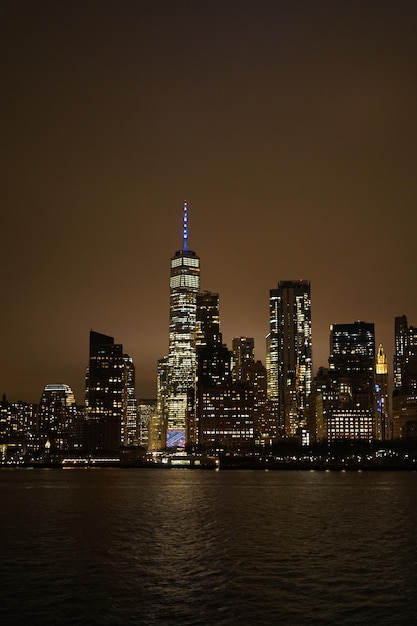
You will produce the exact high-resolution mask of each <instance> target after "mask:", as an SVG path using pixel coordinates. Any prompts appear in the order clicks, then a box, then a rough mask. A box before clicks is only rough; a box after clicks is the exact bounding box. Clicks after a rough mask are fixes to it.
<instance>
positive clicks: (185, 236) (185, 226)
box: [182, 201, 188, 252]
mask: <svg viewBox="0 0 417 626" xmlns="http://www.w3.org/2000/svg"><path fill="white" fill-rule="evenodd" d="M187 210H188V208H187V201H184V222H183V231H182V237H183V250H184V252H185V251H186V250H187V245H188V214H187Z"/></svg>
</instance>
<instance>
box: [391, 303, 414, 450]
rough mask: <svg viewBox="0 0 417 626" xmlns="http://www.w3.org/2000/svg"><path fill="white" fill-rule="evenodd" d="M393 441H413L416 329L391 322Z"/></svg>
mask: <svg viewBox="0 0 417 626" xmlns="http://www.w3.org/2000/svg"><path fill="white" fill-rule="evenodd" d="M394 332H395V354H394V389H393V394H392V413H393V437H394V438H395V439H403V438H409V437H413V438H414V437H417V327H414V326H409V325H408V321H407V317H406V316H405V315H402V316H400V317H396V318H395V328H394Z"/></svg>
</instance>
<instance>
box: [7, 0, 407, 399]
mask: <svg viewBox="0 0 417 626" xmlns="http://www.w3.org/2000/svg"><path fill="white" fill-rule="evenodd" d="M416 27H417V2H416V1H415V0H409V1H408V0H396V1H394V0H391V1H389V2H388V1H384V0H359V1H356V0H339V1H337V2H335V1H334V0H327V1H326V0H314V1H312V0H304V1H303V0H271V1H266V0H256V1H255V0H253V1H248V0H239V1H234V0H221V1H217V0H194V1H191V0H189V1H184V0H166V1H161V0H149V1H147V0H143V1H140V0H135V1H133V0H131V1H130V0H125V1H123V0H122V1H119V0H113V1H111V0H97V1H96V0H88V1H85V0H39V1H36V2H35V1H33V0H15V1H13V0H2V1H1V3H0V53H1V98H0V116H1V126H2V132H1V142H0V155H1V168H0V172H1V174H0V176H1V180H0V198H1V207H2V221H1V234H2V237H1V255H2V260H1V286H2V302H1V309H0V381H1V389H0V393H3V392H4V393H6V394H7V397H8V398H9V400H11V401H15V400H18V399H23V400H27V401H32V402H38V401H39V398H40V395H41V393H42V390H43V387H44V386H45V385H46V384H48V383H53V382H62V383H66V384H69V385H71V386H72V387H73V389H74V391H75V395H76V400H77V402H79V403H82V402H83V401H84V396H83V389H84V374H85V367H86V365H87V361H88V340H89V331H90V329H91V328H93V329H94V330H96V331H98V332H102V333H106V334H109V335H112V336H114V337H115V339H116V341H117V342H118V343H122V344H123V346H124V349H125V351H126V352H127V353H129V354H130V355H131V356H132V357H133V358H134V361H135V364H136V368H137V388H138V395H139V396H141V397H149V396H151V397H152V396H154V395H155V389H156V361H157V359H158V358H159V357H161V356H163V355H165V354H166V353H167V349H168V319H169V266H170V258H171V256H172V255H173V254H174V252H175V251H176V250H177V249H179V248H180V247H181V226H182V225H181V217H182V215H181V211H182V202H183V200H184V198H186V199H187V200H188V203H189V208H190V237H189V244H190V247H191V248H192V249H194V250H195V251H196V252H197V253H198V254H199V256H200V257H201V267H202V269H201V287H202V289H208V290H211V291H218V292H219V293H220V306H221V322H222V331H223V337H224V340H225V341H226V343H227V344H228V346H229V347H230V346H231V340H232V337H234V336H238V335H249V336H254V337H255V349H256V357H257V358H258V359H261V360H262V361H264V360H265V335H266V334H267V332H268V298H269V290H270V289H272V288H275V287H276V285H277V283H278V281H279V280H289V279H297V278H304V279H308V280H310V281H311V290H312V317H313V356H314V367H315V369H316V368H317V367H318V366H319V365H326V364H327V358H328V343H329V340H328V337H329V325H330V324H331V323H349V322H353V321H355V320H358V319H361V320H365V321H367V322H374V323H375V328H376V340H377V342H382V343H383V344H384V347H385V349H386V352H387V353H388V356H389V360H390V363H391V359H392V353H393V328H394V317H395V316H396V315H402V314H406V315H407V317H408V320H409V323H410V324H413V325H417V289H416V287H417V285H416V265H417V252H416V251H417V247H416V246H417V233H416V231H417V228H416V227H417V213H416V191H417V182H416V163H417V122H416V119H417V79H416V77H417V72H416V70H417V37H416V32H417V30H416Z"/></svg>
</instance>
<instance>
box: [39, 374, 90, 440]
mask: <svg viewBox="0 0 417 626" xmlns="http://www.w3.org/2000/svg"><path fill="white" fill-rule="evenodd" d="M38 434H39V435H41V436H43V437H44V439H45V441H46V440H48V441H49V444H50V446H51V450H67V449H69V448H73V447H77V446H78V445H81V443H82V441H81V413H80V411H79V409H78V407H77V405H76V403H75V397H74V392H73V391H72V389H71V387H69V386H68V385H65V384H50V385H46V387H45V388H44V390H43V392H42V396H41V399H40V401H39V408H38Z"/></svg>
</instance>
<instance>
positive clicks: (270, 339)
mask: <svg viewBox="0 0 417 626" xmlns="http://www.w3.org/2000/svg"><path fill="white" fill-rule="evenodd" d="M269 310H270V318H269V324H270V327H269V334H268V336H267V356H266V368H267V377H268V382H267V389H268V398H269V400H270V402H271V405H272V408H271V410H272V412H275V414H276V418H277V430H278V433H279V435H280V436H282V437H293V436H295V435H299V436H300V435H301V432H302V429H303V428H304V427H305V425H306V420H307V398H308V395H309V393H310V390H311V381H312V345H311V295H310V283H309V282H308V281H306V280H298V281H281V282H279V284H278V288H277V289H272V290H271V291H270V299H269Z"/></svg>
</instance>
